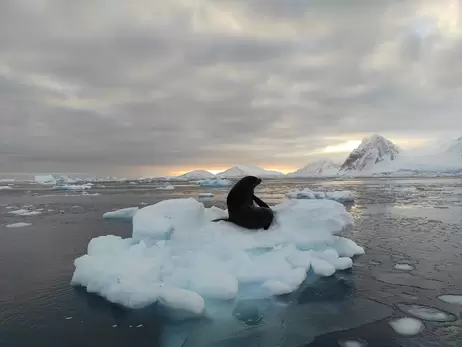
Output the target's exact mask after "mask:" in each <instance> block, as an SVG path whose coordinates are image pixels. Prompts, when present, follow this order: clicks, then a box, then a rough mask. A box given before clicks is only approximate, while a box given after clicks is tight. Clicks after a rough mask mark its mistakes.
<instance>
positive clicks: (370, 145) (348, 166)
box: [340, 134, 401, 173]
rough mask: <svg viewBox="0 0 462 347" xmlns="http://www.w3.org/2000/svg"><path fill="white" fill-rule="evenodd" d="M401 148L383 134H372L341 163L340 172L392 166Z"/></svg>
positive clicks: (385, 168)
mask: <svg viewBox="0 0 462 347" xmlns="http://www.w3.org/2000/svg"><path fill="white" fill-rule="evenodd" d="M400 152H401V149H400V148H399V147H398V146H396V145H395V144H394V143H393V142H391V141H390V140H388V139H386V138H385V137H383V136H380V135H377V134H374V135H372V136H371V137H368V138H365V139H364V140H363V141H362V142H361V144H360V145H359V146H358V148H356V149H355V150H353V151H352V152H351V153H350V155H349V156H348V158H347V159H346V160H345V162H344V163H343V165H342V166H341V167H340V172H342V173H351V172H371V173H372V172H383V171H387V169H388V167H390V166H394V165H393V164H394V163H393V162H394V161H395V160H396V159H397V158H398V156H399V153H400Z"/></svg>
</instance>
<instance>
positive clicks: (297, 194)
mask: <svg viewBox="0 0 462 347" xmlns="http://www.w3.org/2000/svg"><path fill="white" fill-rule="evenodd" d="M286 196H287V197H288V198H289V199H328V200H335V201H338V202H351V201H354V196H353V193H352V192H350V191H348V190H339V191H333V192H315V191H312V190H311V189H309V188H304V189H300V190H297V189H295V190H291V191H289V192H288V193H287V194H286Z"/></svg>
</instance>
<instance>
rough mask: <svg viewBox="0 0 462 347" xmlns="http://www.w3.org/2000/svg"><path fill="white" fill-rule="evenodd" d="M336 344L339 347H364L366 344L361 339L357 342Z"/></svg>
mask: <svg viewBox="0 0 462 347" xmlns="http://www.w3.org/2000/svg"><path fill="white" fill-rule="evenodd" d="M338 344H339V345H340V346H341V347H366V346H367V342H366V341H364V340H361V339H357V340H340V341H339V342H338Z"/></svg>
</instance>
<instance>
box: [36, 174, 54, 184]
mask: <svg viewBox="0 0 462 347" xmlns="http://www.w3.org/2000/svg"><path fill="white" fill-rule="evenodd" d="M34 180H35V183H38V184H46V185H55V184H56V179H55V178H54V177H53V176H52V175H37V176H35V178H34Z"/></svg>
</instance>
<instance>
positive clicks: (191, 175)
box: [177, 170, 216, 180]
mask: <svg viewBox="0 0 462 347" xmlns="http://www.w3.org/2000/svg"><path fill="white" fill-rule="evenodd" d="M215 177H216V176H215V175H214V174H213V173H211V172H209V171H206V170H194V171H190V172H187V173H185V174H184V175H181V176H178V177H177V179H179V180H206V179H210V178H215Z"/></svg>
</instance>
